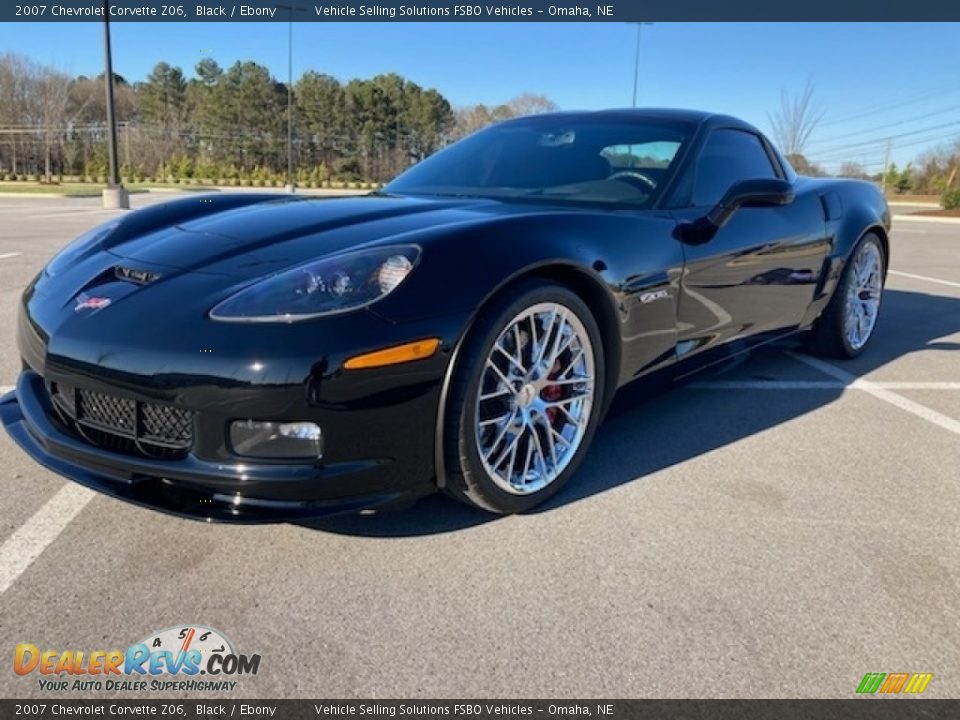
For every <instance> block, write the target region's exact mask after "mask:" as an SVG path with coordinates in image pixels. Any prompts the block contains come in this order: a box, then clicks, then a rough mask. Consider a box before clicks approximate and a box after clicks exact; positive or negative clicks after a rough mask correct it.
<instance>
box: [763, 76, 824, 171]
mask: <svg viewBox="0 0 960 720" xmlns="http://www.w3.org/2000/svg"><path fill="white" fill-rule="evenodd" d="M813 91H814V87H813V83H812V82H811V81H809V80H808V81H807V84H806V85H805V86H804V88H803V92H802V93H800V94H799V95H795V96H791V95H790V94H789V93H788V92H787V91H786V90H784V91H782V92H781V93H780V109H779V110H778V111H777V112H775V113H773V114H771V115H769V116H768V117H769V120H770V127H771V128H772V129H773V138H774V140H775V141H776V143H777V145H779V146H780V150H781V151H782V152H783V154H784V155H786V156H787V158H788V159H790V158H792V157H795V156H802V155H803V150H804V148H805V147H806V145H807V141H808V140H809V139H810V135H811V134H812V133H813V131H814V130H815V129H816V127H817V125H818V124H819V122H820V120H821V119H822V118H823V111H822V110H819V109H817V107H816V106H815V105H814V102H813Z"/></svg>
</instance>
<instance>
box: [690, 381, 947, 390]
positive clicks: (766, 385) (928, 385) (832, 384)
mask: <svg viewBox="0 0 960 720" xmlns="http://www.w3.org/2000/svg"><path fill="white" fill-rule="evenodd" d="M863 383H867V384H868V385H869V386H870V387H873V388H880V389H881V390H960V382H901V381H892V382H873V381H866V380H860V379H857V380H855V381H854V382H852V383H845V382H841V381H839V380H837V381H832V380H825V381H821V380H716V381H710V380H707V381H705V382H698V383H693V384H691V385H690V387H691V388H694V389H696V390H844V389H853V390H864V389H865V388H864V387H863Z"/></svg>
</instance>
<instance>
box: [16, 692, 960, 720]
mask: <svg viewBox="0 0 960 720" xmlns="http://www.w3.org/2000/svg"><path fill="white" fill-rule="evenodd" d="M958 716H960V700H919V699H917V700H913V699H911V700H903V699H880V698H856V699H850V700H201V699H197V700H180V699H175V700H70V699H66V698H53V697H51V698H44V699H40V700H0V717H2V718H5V719H9V720H20V719H21V718H23V719H26V718H31V719H37V718H39V719H41V720H43V719H45V718H118V717H122V718H143V717H158V718H170V719H172V720H210V719H211V718H236V719H237V720H341V719H343V718H347V719H359V720H385V719H387V718H402V719H409V720H413V719H416V720H446V719H449V718H457V719H464V720H531V719H533V720H536V719H539V718H544V719H545V720H569V719H570V718H593V719H594V720H641V719H642V720H654V719H659V718H665V719H666V718H669V720H708V719H711V720H712V719H713V718H716V719H717V720H753V719H754V718H756V719H757V720H787V719H790V718H802V719H803V720H834V719H836V720H840V719H841V718H842V719H843V720H847V719H848V718H849V719H851V720H900V719H901V718H925V719H929V720H939V719H940V718H944V720H946V719H947V718H951V719H953V718H956V717H958Z"/></svg>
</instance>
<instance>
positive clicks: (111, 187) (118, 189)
mask: <svg viewBox="0 0 960 720" xmlns="http://www.w3.org/2000/svg"><path fill="white" fill-rule="evenodd" d="M103 56H104V78H103V80H104V85H105V87H106V92H107V145H108V153H109V157H110V168H109V172H108V174H109V177H108V178H107V187H106V188H104V190H103V206H104V207H105V208H111V209H114V208H128V207H130V198H129V196H128V195H127V191H126V190H124V188H123V185H122V184H121V183H120V170H119V169H118V167H117V123H116V118H115V117H114V107H113V56H112V53H111V51H110V0H103Z"/></svg>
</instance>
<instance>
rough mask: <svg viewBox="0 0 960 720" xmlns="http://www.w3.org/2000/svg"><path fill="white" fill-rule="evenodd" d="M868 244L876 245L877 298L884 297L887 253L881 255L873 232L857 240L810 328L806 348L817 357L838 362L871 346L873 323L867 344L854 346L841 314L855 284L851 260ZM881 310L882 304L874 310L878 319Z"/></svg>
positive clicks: (880, 246)
mask: <svg viewBox="0 0 960 720" xmlns="http://www.w3.org/2000/svg"><path fill="white" fill-rule="evenodd" d="M867 244H872V245H873V246H875V247H876V249H877V251H878V252H879V253H880V262H881V265H882V267H883V271H882V273H881V277H880V295H881V298H882V296H883V283H884V280H885V278H886V269H887V254H886V252H884V246H883V241H882V240H881V239H880V238H879V237H878V236H877V235H876V233H872V232H870V233H867V234H866V235H864V236H863V237H862V238H860V240H859V241H858V242H857V244H856V246H854V248H853V251H852V252H851V253H850V258H849V260H848V261H847V264H846V266H845V267H844V269H843V275H842V276H841V278H840V282H839V283H838V284H837V288H836V290H834V293H833V297H832V298H831V299H830V302H829V304H828V305H827V307H826V308H825V309H824V311H823V313H822V314H821V315H820V317H819V318H817V320H816V322H815V323H814V325H813V328H812V329H811V331H810V335H809V337H808V342H807V347H808V349H809V350H810V351H811V352H813V353H815V354H817V355H822V356H824V357H830V358H840V359H849V358H855V357H857V356H858V355H860V354H861V353H862V352H863V351H864V350H865V349H866V347H867V345H869V344H870V340H871V339H872V338H873V335H874V334H875V333H876V323H874V325H873V328H872V329H871V331H870V335H869V337H867V339H866V341H865V342H863V344H862V345H860V346H859V347H854V346H853V345H851V344H850V341H849V339H848V338H847V333H846V332H845V331H844V315H845V312H846V301H847V294H848V292H849V290H850V284H851V283H852V282H853V281H854V277H853V265H854V263H853V259H854V258H855V257H857V254H858V253H859V252H860V251H861V250H862V249H863V247H864V246H865V245H867ZM882 307H883V303H882V302H881V303H880V305H879V307H878V308H877V315H878V320H879V313H880V309H881V308H882Z"/></svg>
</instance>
